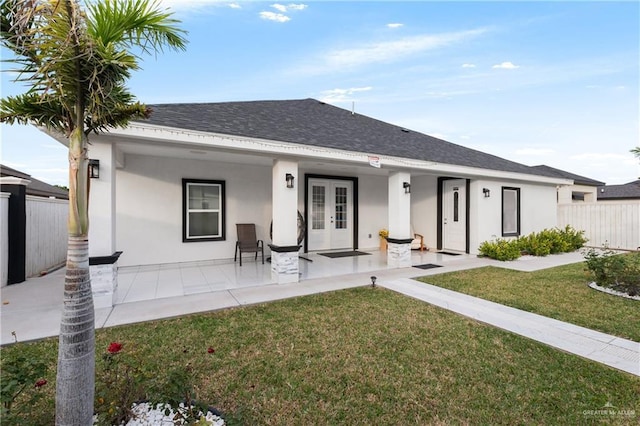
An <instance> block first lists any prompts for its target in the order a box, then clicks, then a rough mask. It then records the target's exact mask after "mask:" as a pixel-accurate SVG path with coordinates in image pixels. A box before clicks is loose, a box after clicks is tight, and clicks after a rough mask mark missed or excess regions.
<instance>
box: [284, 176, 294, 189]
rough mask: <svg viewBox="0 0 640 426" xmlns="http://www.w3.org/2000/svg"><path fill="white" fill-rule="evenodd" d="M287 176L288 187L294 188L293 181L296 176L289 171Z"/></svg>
mask: <svg viewBox="0 0 640 426" xmlns="http://www.w3.org/2000/svg"><path fill="white" fill-rule="evenodd" d="M285 178H286V179H287V188H293V181H294V179H295V177H293V175H292V174H291V173H287V175H286V176H285Z"/></svg>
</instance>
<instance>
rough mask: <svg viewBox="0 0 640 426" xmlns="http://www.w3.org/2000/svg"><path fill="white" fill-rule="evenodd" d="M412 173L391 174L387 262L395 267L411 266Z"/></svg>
mask: <svg viewBox="0 0 640 426" xmlns="http://www.w3.org/2000/svg"><path fill="white" fill-rule="evenodd" d="M407 185H411V174H409V173H408V172H393V173H391V175H389V237H388V238H387V243H388V244H387V264H388V265H389V266H391V267H394V268H406V267H410V266H411V241H412V240H413V236H412V235H411V193H410V186H409V187H407Z"/></svg>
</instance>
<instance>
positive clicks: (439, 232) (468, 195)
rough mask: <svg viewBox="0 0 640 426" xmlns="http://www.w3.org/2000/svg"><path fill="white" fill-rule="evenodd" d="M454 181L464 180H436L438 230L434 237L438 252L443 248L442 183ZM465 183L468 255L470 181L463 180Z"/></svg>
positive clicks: (466, 245) (441, 178) (467, 244)
mask: <svg viewBox="0 0 640 426" xmlns="http://www.w3.org/2000/svg"><path fill="white" fill-rule="evenodd" d="M454 179H464V178H459V177H439V178H438V201H437V209H438V214H437V221H438V229H437V232H436V237H437V239H438V241H437V248H438V250H442V246H443V242H442V239H443V235H442V233H443V230H442V204H443V200H442V198H443V190H442V187H443V186H444V181H446V180H454ZM464 180H465V182H466V185H465V192H466V196H465V201H466V207H465V212H464V214H465V216H466V217H465V220H466V223H465V234H466V235H465V253H469V247H470V245H471V244H470V242H469V234H470V230H471V227H470V223H469V217H470V216H471V213H470V212H471V210H470V207H471V206H470V204H471V191H470V188H471V179H464Z"/></svg>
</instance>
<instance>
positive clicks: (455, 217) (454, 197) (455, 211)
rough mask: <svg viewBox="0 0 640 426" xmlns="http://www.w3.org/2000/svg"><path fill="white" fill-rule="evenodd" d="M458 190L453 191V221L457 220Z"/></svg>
mask: <svg viewBox="0 0 640 426" xmlns="http://www.w3.org/2000/svg"><path fill="white" fill-rule="evenodd" d="M458 197H459V195H458V191H455V192H454V193H453V221H454V222H458V206H459V203H460V201H459V200H458Z"/></svg>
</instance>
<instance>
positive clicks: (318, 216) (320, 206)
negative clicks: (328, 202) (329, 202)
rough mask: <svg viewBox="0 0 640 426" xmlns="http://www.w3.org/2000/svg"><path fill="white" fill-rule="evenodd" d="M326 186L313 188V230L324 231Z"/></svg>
mask: <svg viewBox="0 0 640 426" xmlns="http://www.w3.org/2000/svg"><path fill="white" fill-rule="evenodd" d="M324 206H325V188H324V186H313V187H311V229H324V220H325V214H324Z"/></svg>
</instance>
